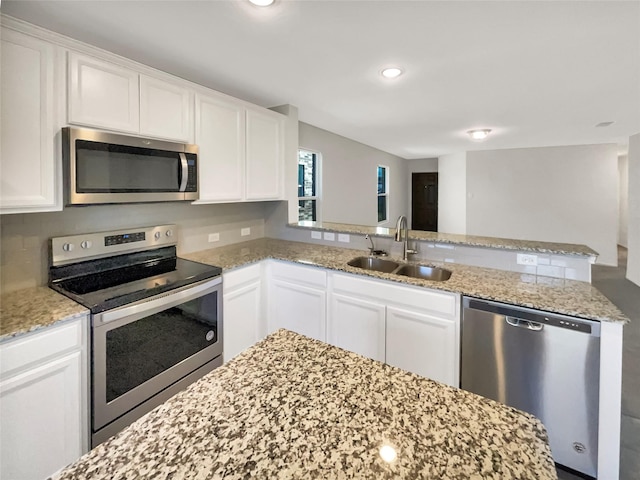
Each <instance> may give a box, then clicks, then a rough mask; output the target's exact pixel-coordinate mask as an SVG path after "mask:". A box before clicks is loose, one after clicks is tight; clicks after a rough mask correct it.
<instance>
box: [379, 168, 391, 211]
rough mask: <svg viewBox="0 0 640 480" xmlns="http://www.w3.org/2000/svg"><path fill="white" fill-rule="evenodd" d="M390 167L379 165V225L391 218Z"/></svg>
mask: <svg viewBox="0 0 640 480" xmlns="http://www.w3.org/2000/svg"><path fill="white" fill-rule="evenodd" d="M388 171H389V167H384V166H382V165H378V223H383V222H386V221H387V219H388V218H389V198H388V197H389V172H388Z"/></svg>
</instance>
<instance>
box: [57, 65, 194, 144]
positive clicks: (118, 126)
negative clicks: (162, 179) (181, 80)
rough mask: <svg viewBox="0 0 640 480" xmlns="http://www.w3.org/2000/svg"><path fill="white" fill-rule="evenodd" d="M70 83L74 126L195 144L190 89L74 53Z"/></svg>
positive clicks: (70, 101) (72, 122)
mask: <svg viewBox="0 0 640 480" xmlns="http://www.w3.org/2000/svg"><path fill="white" fill-rule="evenodd" d="M68 83H69V118H68V122H69V123H71V124H75V125H83V126H88V127H96V128H105V129H109V130H117V131H121V132H126V133H133V134H141V135H144V136H148V137H154V138H163V139H167V140H174V141H179V142H192V141H193V93H192V92H191V91H190V90H189V89H188V88H187V87H186V86H183V85H178V84H176V83H171V82H167V81H165V80H160V79H158V78H154V77H150V76H148V75H142V74H140V73H139V72H137V71H135V70H131V69H129V68H126V67H122V66H120V65H116V64H115V63H111V62H106V61H103V60H100V59H97V58H94V57H90V56H87V55H82V54H79V53H75V52H69V82H68Z"/></svg>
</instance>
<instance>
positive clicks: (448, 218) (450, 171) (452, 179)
mask: <svg viewBox="0 0 640 480" xmlns="http://www.w3.org/2000/svg"><path fill="white" fill-rule="evenodd" d="M438 231H439V232H444V233H460V234H466V233H467V154H466V153H452V154H450V155H443V156H442V157H439V158H438Z"/></svg>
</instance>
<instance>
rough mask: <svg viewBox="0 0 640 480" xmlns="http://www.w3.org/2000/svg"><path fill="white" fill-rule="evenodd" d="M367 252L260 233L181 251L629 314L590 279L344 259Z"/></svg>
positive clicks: (606, 314)
mask: <svg viewBox="0 0 640 480" xmlns="http://www.w3.org/2000/svg"><path fill="white" fill-rule="evenodd" d="M367 253H368V252H366V251H363V250H353V249H347V248H338V247H327V246H322V245H317V244H309V243H301V242H290V241H285V240H276V239H268V238H263V239H259V240H253V241H250V242H244V243H239V244H235V245H230V246H227V247H220V248H215V249H211V250H204V251H202V252H197V253H192V254H188V255H183V256H184V257H185V258H188V259H190V260H194V261H197V262H203V263H208V264H211V265H217V266H219V267H222V268H223V269H226V270H229V269H232V268H236V267H239V266H242V265H246V264H249V263H253V262H257V261H260V260H263V259H267V258H273V259H278V260H285V261H290V262H297V263H301V264H305V265H315V266H318V267H323V268H328V269H332V270H337V271H342V272H347V273H353V274H358V275H364V276H369V277H375V278H379V279H384V280H391V281H394V282H400V283H404V284H408V285H416V286H421V287H428V288H433V289H436V290H445V291H449V292H456V293H461V294H463V295H468V296H472V297H476V298H483V299H486V300H495V301H498V302H504V303H508V304H511V305H519V306H523V307H529V308H535V309H538V310H544V311H548V312H555V313H561V314H565V315H572V316H576V317H580V318H586V319H590V320H599V321H605V322H619V323H626V322H628V319H627V317H625V316H624V315H623V314H622V312H620V310H618V308H617V307H616V306H615V305H613V304H612V303H611V302H610V301H609V299H607V298H606V297H605V296H604V295H603V294H602V293H600V292H599V291H598V290H597V289H595V288H594V287H593V286H592V285H591V284H590V283H586V282H579V281H575V280H565V279H556V278H550V277H541V276H536V275H529V274H521V273H516V272H507V271H503V270H494V269H490V268H481V267H471V266H467V265H461V264H455V263H446V264H438V263H437V262H426V261H424V262H421V263H423V264H429V265H436V266H442V267H444V268H447V269H449V270H451V271H452V272H453V274H452V275H451V278H450V279H449V280H447V281H445V282H435V281H429V280H422V279H417V278H410V277H405V276H400V275H394V274H389V273H381V272H375V271H371V270H363V269H360V268H356V267H351V266H349V265H347V262H348V261H349V260H351V259H352V258H354V257H357V256H362V255H366V254H367ZM389 259H391V260H394V261H396V262H398V263H402V261H401V260H399V259H395V258H393V257H390V258H389Z"/></svg>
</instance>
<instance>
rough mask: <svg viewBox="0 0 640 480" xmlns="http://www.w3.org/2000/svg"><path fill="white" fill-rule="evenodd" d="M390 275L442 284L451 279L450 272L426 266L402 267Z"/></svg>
mask: <svg viewBox="0 0 640 480" xmlns="http://www.w3.org/2000/svg"><path fill="white" fill-rule="evenodd" d="M392 273H395V274H396V275H404V276H405V277H413V278H422V279H424V280H432V281H434V282H444V281H446V280H449V278H451V270H446V269H444V268H438V267H428V266H426V265H402V266H401V267H400V268H398V269H397V270H396V271H394V272H392Z"/></svg>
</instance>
